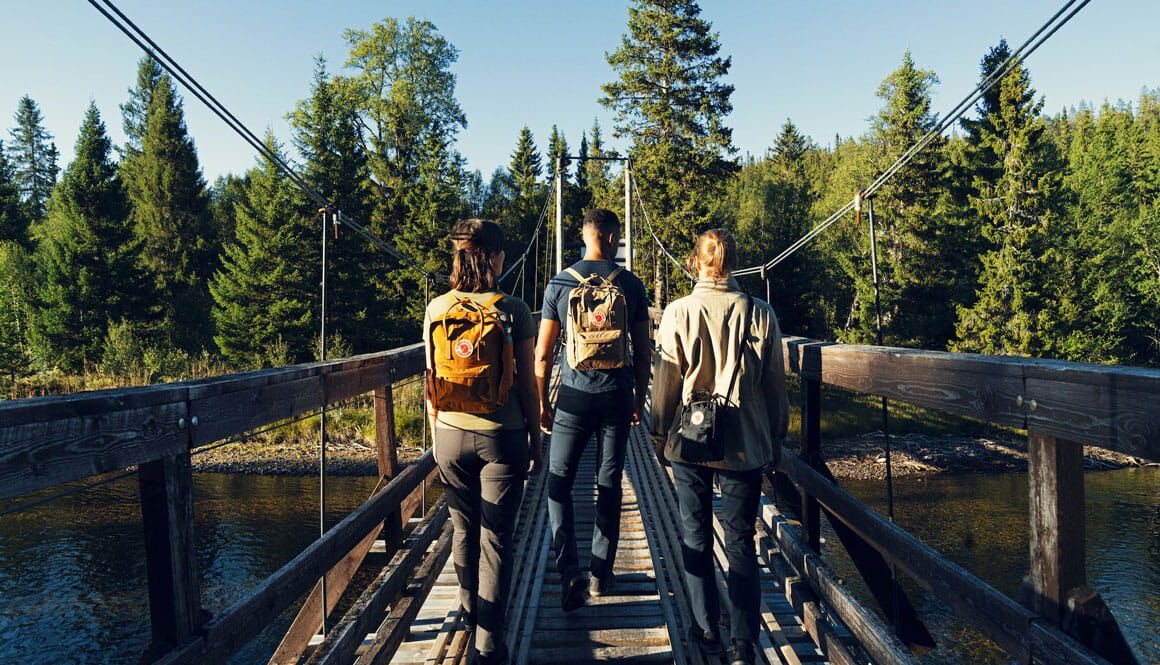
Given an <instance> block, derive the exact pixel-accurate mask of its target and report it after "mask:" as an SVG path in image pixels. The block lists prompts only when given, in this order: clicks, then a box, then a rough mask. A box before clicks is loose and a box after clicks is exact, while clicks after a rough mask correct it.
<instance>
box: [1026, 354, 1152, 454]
mask: <svg viewBox="0 0 1160 665" xmlns="http://www.w3.org/2000/svg"><path fill="white" fill-rule="evenodd" d="M1024 373H1025V376H1026V389H1025V390H1026V392H1025V394H1024V408H1025V409H1026V410H1027V429H1029V430H1032V431H1035V432H1039V433H1041V434H1046V435H1050V436H1056V437H1059V438H1061V439H1067V440H1070V441H1080V442H1082V443H1084V444H1085V445H1092V446H1099V447H1101V448H1106V449H1108V450H1114V451H1116V452H1120V453H1124V454H1126V455H1134V456H1136V457H1144V458H1147V459H1150V460H1153V461H1160V409H1157V408H1156V404H1158V403H1160V370H1145V369H1139V368H1127V367H1110V366H1106V365H1088V364H1085V363H1064V362H1060V361H1048V360H1037V361H1035V362H1029V363H1028V364H1027V365H1026V366H1025V367H1024ZM1032 401H1034V403H1035V408H1034V409H1031V404H1032Z"/></svg>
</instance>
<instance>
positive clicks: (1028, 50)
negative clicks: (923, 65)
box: [733, 0, 1091, 277]
mask: <svg viewBox="0 0 1160 665" xmlns="http://www.w3.org/2000/svg"><path fill="white" fill-rule="evenodd" d="M1089 2H1091V0H1068V2H1066V3H1065V4H1064V5H1063V7H1061V8H1060V9H1059V10H1058V11H1056V12H1055V14H1053V15H1052V16H1051V18H1049V19H1048V20H1047V21H1046V22H1044V23H1043V25H1041V26H1040V27H1039V29H1037V30H1036V31H1035V32H1034V33H1032V35H1031V36H1030V37H1028V38H1027V40H1026V41H1024V42H1023V44H1022V45H1020V46H1019V48H1018V49H1016V50H1015V51H1013V52H1012V53H1011V55H1009V56H1008V57H1007V59H1006V60H1004V61H1003V63H1002V64H1001V65H1000V66H998V67H996V68H995V69H994V70H993V71H992V72H991V74H990V75H988V76H987V77H985V78H984V79H983V80H982V81H980V82H979V84H978V85H976V86H975V89H974V90H972V91H971V92H970V94H968V95H967V96H966V97H964V98H963V99H962V100H960V101H959V103H958V104H956V105H955V106H954V107H953V108H952V109H951V110H950V112H948V113H947V115H946V116H945V117H944V118H943V119H942V120H940V121H939V122H938V123H936V124H935V126H934V127H933V128H931V129H930V131H928V132H927V133H926V134H925V135H923V136H922V137H921V138H920V139H919V140H918V141H916V142H915V143H914V145H912V146H911V147H910V148H909V149H908V150H906V152H904V153H903V154H902V155H901V156H899V157H898V159H896V160H895V161H894V163H893V164H891V165H890V166H889V167H887V168H886V169H885V170H884V171H883V172H882V173H881V174H880V175H879V176H878V177H877V178H875V180H874V182H872V183H871V184H870V185H869V186H868V187H866V188H865V189H864V190H862V191H861V194H862V195H863V196H866V195H871V194H873V193H874V192H876V191H878V190H879V189H880V188H881V187H882V186H883V185H885V184H886V182H887V181H889V180H890V178H891V177H893V176H894V174H896V173H897V172H898V171H899V170H901V169H902V168H903V167H904V166H906V165H907V164H909V163H910V162H911V161H912V160H913V159H914V157H915V156H917V155H918V153H919V152H921V151H922V150H923V149H924V148H926V147H927V146H928V145H930V143H931V142H932V141H934V139H935V138H936V137H938V136H940V135H941V134H942V133H943V132H944V131H945V130H946V129H947V128H948V127H950V126H951V125H952V124H953V123H954V122H956V121H958V119H959V118H961V117H962V116H963V114H965V113H966V112H967V111H968V110H969V109H970V108H971V106H972V105H973V104H974V103H975V102H977V101H978V100H979V99H980V98H982V96H983V95H985V94H986V93H987V92H988V91H989V90H990V89H991V88H993V87H995V85H996V84H998V83H999V82H1000V81H1001V80H1003V78H1004V77H1006V76H1007V74H1009V73H1011V71H1012V70H1014V69H1015V68H1016V67H1018V66H1019V65H1020V64H1022V63H1023V61H1025V60H1026V59H1027V58H1028V57H1029V56H1030V55H1031V54H1032V53H1034V52H1035V51H1036V50H1038V49H1039V47H1040V46H1042V45H1043V43H1044V42H1046V41H1047V40H1048V39H1050V38H1051V37H1052V36H1053V35H1054V34H1055V33H1056V32H1057V31H1058V30H1059V29H1060V28H1062V27H1063V26H1064V25H1066V24H1067V23H1068V22H1069V21H1071V19H1072V18H1074V17H1075V15H1076V14H1078V13H1079V12H1080V10H1082V9H1083V8H1084V7H1086V6H1087V5H1088V3H1089ZM1077 3H1078V6H1075V5H1076V4H1077ZM1073 6H1075V7H1074V9H1073V8H1072V7H1073ZM1069 9H1070V10H1071V11H1070V13H1068V10H1069ZM1065 13H1066V14H1067V15H1066V16H1064V14H1065ZM1061 16H1062V17H1063V18H1062V19H1060V17H1061ZM853 208H854V201H853V200H851V201H850V202H848V203H847V204H846V205H845V206H843V207H842V208H841V209H840V210H838V211H837V212H835V213H834V214H833V215H831V216H830V217H828V218H827V219H826V220H825V221H823V222H822V223H820V224H818V225H817V226H815V227H814V228H813V229H811V230H810V231H809V232H808V233H807V234H806V235H804V236H802V237H801V238H800V239H799V240H797V241H796V242H794V243H793V244H792V245H790V246H789V247H787V248H786V249H785V250H782V252H781V253H780V254H778V255H777V256H775V257H774V258H772V259H770V260H769V261H768V262H767V263H765V264H764V265H763V266H753V267H750V268H742V269H741V270H737V271H734V273H733V274H734V275H736V276H739V277H740V276H745V275H753V274H757V273H759V272H761V269H762V268H763V267H764V268H765V269H766V270H769V269H771V268H773V267H774V266H776V265H778V264H779V263H781V262H782V261H784V260H785V259H787V258H789V256H790V255H791V254H793V253H794V252H796V251H797V250H799V249H801V248H802V247H804V246H805V245H806V244H808V243H809V242H810V241H811V240H813V239H814V238H815V237H817V235H818V234H820V233H821V232H822V231H825V230H826V229H827V228H829V227H830V226H832V225H833V224H834V223H835V222H837V221H838V220H839V219H841V218H842V217H843V216H844V215H845V214H846V213H848V212H850V210H852V209H853Z"/></svg>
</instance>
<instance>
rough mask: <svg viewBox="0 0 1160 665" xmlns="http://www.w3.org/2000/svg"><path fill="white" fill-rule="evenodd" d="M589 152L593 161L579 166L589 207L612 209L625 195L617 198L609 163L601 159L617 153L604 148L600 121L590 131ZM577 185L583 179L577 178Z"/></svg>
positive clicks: (595, 121)
mask: <svg viewBox="0 0 1160 665" xmlns="http://www.w3.org/2000/svg"><path fill="white" fill-rule="evenodd" d="M587 138H588V150H587V155H586V156H589V157H592V158H593V159H589V160H588V161H585V162H583V163H581V164H578V165H577V170H578V171H583V172H584V177H583V181H584V187H585V188H586V189H587V191H588V196H587V197H586V198H587V200H588V206H593V207H601V208H611V207H614V206H615V205H616V204H615V202H616V201H622V200H623V194H621V197H620V198H617V196H616V194H617V192H614V191H613V190H614V189H615V187H614V186H613V182H612V176H611V174H610V170H609V162H607V161H604V160H602V159H596V158H599V157H615V156H616V154H615V152H609V151H608V150H606V149H605V146H604V131H603V130H602V129H601V127H600V122H599V121H598V120H593V121H592V128H591V129H589V130H588V135H587ZM576 180H577V183H579V182H580V180H581V178H580V176H579V175H577V176H576Z"/></svg>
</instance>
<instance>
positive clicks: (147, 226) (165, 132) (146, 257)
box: [125, 75, 217, 351]
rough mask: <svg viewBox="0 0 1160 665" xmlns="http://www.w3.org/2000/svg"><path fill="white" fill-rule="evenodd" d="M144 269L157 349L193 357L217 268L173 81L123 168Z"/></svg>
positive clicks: (153, 106)
mask: <svg viewBox="0 0 1160 665" xmlns="http://www.w3.org/2000/svg"><path fill="white" fill-rule="evenodd" d="M125 184H126V189H127V191H128V193H129V201H130V203H131V205H132V218H133V222H134V234H135V236H136V238H137V240H138V241H139V242H140V243H141V262H142V265H143V267H144V268H145V269H146V270H147V271H148V272H149V274H150V275H151V276H152V277H153V280H154V285H155V287H156V291H157V294H158V298H159V302H158V304H159V306H160V318H159V321H158V322H157V323H158V326H157V329H156V337H157V339H156V342H158V343H160V344H163V345H165V346H169V347H174V348H179V349H184V350H187V351H195V350H198V349H200V348H204V345H205V344H206V343H207V342H208V341H209V339H208V332H209V330H210V325H209V324H210V314H209V310H210V304H211V300H210V297H209V289H208V281H209V277H210V276H211V275H212V274H213V271H214V270H215V268H216V264H217V248H216V247H215V244H214V239H215V236H216V234H215V229H214V226H213V222H212V219H211V217H210V214H209V207H208V197H207V196H206V191H205V182H204V180H202V176H201V169H200V167H199V166H198V161H197V150H196V149H195V148H194V145H193V139H192V138H191V137H190V136H189V133H188V131H187V130H186V127H185V117H184V112H183V110H182V104H181V99H180V98H179V97H178V96H177V93H176V91H175V90H174V89H173V82H172V81H171V80H170V78H169V77H168V76H164V75H163V76H162V77H161V79H160V81H159V82H158V84H157V87H156V89H155V90H154V91H153V96H152V98H151V99H150V103H149V113H148V115H147V116H146V122H145V133H144V134H143V135H142V137H141V153H140V155H138V156H135V157H132V158H131V166H130V168H127V169H125Z"/></svg>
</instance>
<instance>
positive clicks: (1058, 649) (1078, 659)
mask: <svg viewBox="0 0 1160 665" xmlns="http://www.w3.org/2000/svg"><path fill="white" fill-rule="evenodd" d="M1029 641H1030V644H1031V651H1032V653H1034V654H1035V660H1034V661H1033V662H1034V663H1051V664H1053V665H1054V664H1058V665H1110V664H1109V663H1108V661H1106V660H1104V659H1103V658H1100V657H1099V656H1098V655H1096V654H1095V653H1094V652H1092V651H1091V650H1090V649H1088V648H1087V647H1085V646H1084V645H1082V644H1080V643H1079V642H1076V641H1075V640H1073V639H1072V638H1070V637H1068V636H1067V635H1064V634H1063V633H1062V632H1060V630H1059V629H1058V628H1056V627H1055V626H1053V625H1051V624H1050V623H1048V622H1047V621H1045V620H1043V619H1036V620H1035V621H1032V622H1031V628H1030V631H1029ZM1117 665H1131V663H1130V662H1127V661H1125V662H1122V663H1117Z"/></svg>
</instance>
